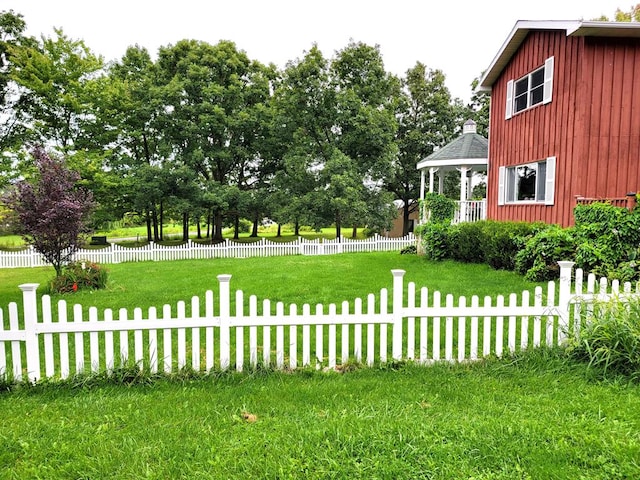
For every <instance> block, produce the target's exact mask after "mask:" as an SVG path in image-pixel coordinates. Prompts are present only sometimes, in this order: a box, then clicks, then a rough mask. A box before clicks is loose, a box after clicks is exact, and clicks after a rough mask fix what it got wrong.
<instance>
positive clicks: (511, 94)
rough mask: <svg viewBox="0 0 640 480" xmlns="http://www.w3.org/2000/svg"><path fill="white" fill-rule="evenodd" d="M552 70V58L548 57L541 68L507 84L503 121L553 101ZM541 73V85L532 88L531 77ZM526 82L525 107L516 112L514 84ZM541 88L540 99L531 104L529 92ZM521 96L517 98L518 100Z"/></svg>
mask: <svg viewBox="0 0 640 480" xmlns="http://www.w3.org/2000/svg"><path fill="white" fill-rule="evenodd" d="M553 70H554V57H549V58H547V59H546V60H545V61H544V64H543V65H542V66H541V67H538V68H536V69H535V70H532V71H531V72H529V73H528V74H527V75H525V76H523V77H520V78H518V79H515V80H514V79H512V80H509V81H508V82H507V92H506V100H507V103H506V107H505V119H506V120H508V119H510V118H511V117H513V116H514V115H516V114H518V113H522V112H525V111H527V110H529V109H530V108H532V107H535V106H536V105H540V104H542V105H545V104H547V103H550V102H551V100H552V99H553ZM541 71H542V83H540V84H539V85H536V86H535V87H533V88H532V85H531V81H532V78H533V75H534V74H536V73H538V72H541ZM524 80H526V81H527V90H526V92H525V93H524V94H522V95H526V106H525V107H524V108H522V109H520V110H517V111H516V84H518V83H520V82H522V81H524ZM540 87H542V99H541V100H540V101H537V102H535V103H532V102H533V100H532V95H531V92H532V91H533V90H535V89H537V88H540ZM522 95H520V96H518V98H520V97H521V96H522Z"/></svg>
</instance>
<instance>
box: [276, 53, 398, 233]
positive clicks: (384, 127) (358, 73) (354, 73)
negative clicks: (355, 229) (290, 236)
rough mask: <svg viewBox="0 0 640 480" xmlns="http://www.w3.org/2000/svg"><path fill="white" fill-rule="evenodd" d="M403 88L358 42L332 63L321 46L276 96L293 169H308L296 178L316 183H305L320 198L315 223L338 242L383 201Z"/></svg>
mask: <svg viewBox="0 0 640 480" xmlns="http://www.w3.org/2000/svg"><path fill="white" fill-rule="evenodd" d="M397 85H398V83H397V81H395V79H394V78H393V77H392V76H391V75H389V74H388V73H387V72H386V71H385V70H384V64H383V62H382V58H381V55H380V52H379V49H378V48H377V47H370V46H367V45H365V44H362V43H355V42H351V43H350V44H349V45H348V46H347V47H345V48H344V49H343V50H341V51H339V52H338V53H337V54H336V57H335V58H334V59H333V60H328V59H326V58H324V56H323V55H322V52H321V51H320V50H319V49H318V48H317V46H315V45H314V46H313V47H312V48H311V49H310V50H309V52H307V53H306V54H305V56H304V57H303V58H302V59H298V60H296V61H295V62H290V63H289V64H288V65H287V68H286V69H285V71H284V74H283V81H282V83H281V85H280V89H279V91H278V92H277V95H278V98H279V99H280V101H281V108H282V111H283V112H284V120H283V123H285V124H286V125H287V126H288V130H287V132H288V134H289V135H290V137H289V138H290V144H291V152H292V153H291V155H289V156H288V158H287V162H289V163H290V162H291V161H297V162H301V163H302V166H297V167H294V168H289V170H291V171H294V172H297V174H298V175H299V174H300V172H301V171H307V172H310V173H311V175H313V176H314V177H315V182H304V184H303V185H306V186H308V187H309V188H313V189H314V190H313V191H309V192H307V193H306V195H308V196H309V198H314V201H313V204H314V205H315V208H316V215H317V214H321V213H323V214H324V215H326V217H325V222H331V221H333V222H334V223H335V225H336V233H337V235H338V236H340V235H341V229H342V226H343V225H345V224H351V225H355V224H356V223H355V222H360V221H361V219H362V218H363V216H362V215H359V214H358V213H357V212H362V211H363V209H365V208H366V207H363V205H366V201H367V200H370V199H371V197H372V195H374V194H381V189H380V187H379V185H380V179H381V178H383V177H384V176H385V175H386V174H387V173H388V171H389V167H390V164H391V160H392V158H393V156H394V154H395V144H394V142H393V139H394V134H395V128H396V124H395V118H394V116H393V109H392V108H390V106H391V104H392V101H393V98H394V95H393V91H394V88H395V87H397ZM287 162H285V163H287ZM300 193H302V192H300ZM320 206H324V208H320ZM309 216H310V215H309Z"/></svg>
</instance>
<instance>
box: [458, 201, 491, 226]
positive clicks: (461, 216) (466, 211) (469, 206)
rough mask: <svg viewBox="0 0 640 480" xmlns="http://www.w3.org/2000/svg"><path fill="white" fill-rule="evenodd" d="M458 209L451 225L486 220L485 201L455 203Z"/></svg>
mask: <svg viewBox="0 0 640 480" xmlns="http://www.w3.org/2000/svg"><path fill="white" fill-rule="evenodd" d="M456 203H457V204H458V208H456V213H455V214H454V217H453V223H462V222H478V221H480V220H486V219H487V200H486V199H483V200H465V201H463V202H460V201H457V202H456Z"/></svg>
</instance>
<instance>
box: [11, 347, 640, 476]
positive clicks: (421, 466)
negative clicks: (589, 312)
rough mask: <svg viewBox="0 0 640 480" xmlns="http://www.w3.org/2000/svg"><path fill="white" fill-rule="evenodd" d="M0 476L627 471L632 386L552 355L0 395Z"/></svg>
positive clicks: (639, 407) (639, 451)
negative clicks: (590, 376)
mask: <svg viewBox="0 0 640 480" xmlns="http://www.w3.org/2000/svg"><path fill="white" fill-rule="evenodd" d="M0 409H1V411H2V416H0V477H1V478H11V479H13V478H15V479H23V478H127V479H133V478H154V479H165V478H211V479H227V478H243V479H244V478H256V479H263V478H266V479H276V478H278V479H279V478H303V479H327V478H329V479H331V478H336V479H343V478H345V479H371V478H389V479H416V478H424V479H460V478H473V479H504V480H512V479H569V478H570V479H634V478H639V475H640V466H639V462H640V433H639V432H640V389H639V388H638V386H629V385H615V384H599V383H591V382H589V381H588V380H587V379H586V377H585V375H584V371H583V369H582V368H581V367H579V366H573V367H572V366H571V365H567V364H566V363H564V362H563V361H561V360H558V359H556V358H552V357H550V358H548V359H542V360H541V359H537V360H535V359H534V360H527V359H522V360H521V361H520V362H515V363H512V364H506V362H504V361H502V362H488V363H485V364H478V365H459V366H451V367H450V366H443V365H440V366H435V367H417V366H409V365H407V366H403V367H400V368H398V369H396V370H394V369H390V368H389V369H361V370H356V371H353V372H349V373H345V374H338V373H321V372H301V373H296V374H286V373H276V372H270V373H254V374H229V375H223V376H218V377H207V378H201V379H198V380H183V381H179V380H175V379H174V380H173V381H169V380H161V381H156V382H154V383H151V384H147V385H133V386H124V385H120V386H117V385H116V386H114V385H103V386H97V387H93V388H76V389H73V388H71V387H55V386H44V387H37V388H34V389H31V390H19V391H17V392H14V393H12V394H4V395H2V396H0Z"/></svg>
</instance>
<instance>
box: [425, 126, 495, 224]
mask: <svg viewBox="0 0 640 480" xmlns="http://www.w3.org/2000/svg"><path fill="white" fill-rule="evenodd" d="M488 152H489V141H488V140H487V139H486V138H485V137H483V136H482V135H479V134H478V133H477V132H476V122H474V121H473V120H467V121H466V122H465V124H464V125H463V127H462V135H460V136H459V137H458V138H456V139H455V140H453V141H452V142H451V143H448V144H447V145H445V146H444V147H442V148H441V149H439V150H436V151H435V152H433V153H432V154H431V155H429V156H428V157H426V158H424V159H422V160H421V161H420V162H418V165H417V168H418V170H420V199H421V200H423V199H424V194H425V186H426V175H427V172H428V173H429V192H433V191H434V180H435V176H436V174H437V176H438V193H442V192H443V190H444V176H445V173H446V172H448V171H453V170H457V171H459V172H460V202H459V209H458V212H457V213H456V217H455V218H454V222H470V221H471V222H472V221H477V220H483V219H485V218H486V216H487V210H486V199H485V200H476V201H473V200H469V197H470V196H471V191H472V188H473V178H474V175H477V174H479V172H484V171H486V170H487V158H488ZM423 220H424V218H421V219H420V221H423Z"/></svg>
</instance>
